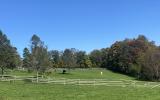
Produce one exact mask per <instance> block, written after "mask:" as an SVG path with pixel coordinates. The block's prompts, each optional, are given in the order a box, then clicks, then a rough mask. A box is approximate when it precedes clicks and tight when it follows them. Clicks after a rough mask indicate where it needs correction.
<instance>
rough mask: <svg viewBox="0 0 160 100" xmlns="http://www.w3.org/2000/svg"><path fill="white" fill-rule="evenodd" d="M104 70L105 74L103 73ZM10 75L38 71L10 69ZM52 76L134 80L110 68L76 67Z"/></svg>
mask: <svg viewBox="0 0 160 100" xmlns="http://www.w3.org/2000/svg"><path fill="white" fill-rule="evenodd" d="M101 72H103V75H101ZM8 74H9V75H17V76H33V75H36V73H28V72H26V71H17V70H14V71H10V72H9V73H8ZM48 77H50V78H67V79H109V80H112V79H113V80H117V79H127V80H134V78H133V77H129V76H127V75H122V74H119V73H113V72H111V71H109V70H105V69H91V70H90V69H76V70H67V74H62V70H57V71H56V72H52V73H51V74H50V75H48Z"/></svg>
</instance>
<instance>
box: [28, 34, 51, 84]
mask: <svg viewBox="0 0 160 100" xmlns="http://www.w3.org/2000/svg"><path fill="white" fill-rule="evenodd" d="M31 57H32V66H33V68H34V69H35V70H36V71H37V82H38V74H39V72H42V73H44V72H45V70H46V69H47V67H49V65H50V62H49V55H48V51H47V47H46V46H45V45H44V43H43V42H42V41H41V39H40V38H39V37H38V36H37V35H33V36H32V38H31Z"/></svg>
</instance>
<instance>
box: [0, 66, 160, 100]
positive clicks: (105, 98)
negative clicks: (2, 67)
mask: <svg viewBox="0 0 160 100" xmlns="http://www.w3.org/2000/svg"><path fill="white" fill-rule="evenodd" d="M101 71H103V76H101V75H100V72H101ZM60 73H61V71H57V72H54V73H52V74H51V75H50V76H49V77H52V78H70V79H73V78H74V79H77V78H78V79H110V80H112V79H113V80H118V79H126V80H134V78H132V77H129V76H126V75H121V74H118V73H113V72H111V71H108V70H101V69H96V70H71V71H70V72H69V73H68V74H65V75H63V74H60ZM10 74H11V75H20V76H31V75H35V73H27V72H23V71H12V72H11V73H10ZM159 93H160V88H154V89H151V88H149V87H148V88H144V87H139V88H138V87H107V86H76V85H53V84H34V83H25V82H23V81H19V82H14V83H10V82H0V100H160V95H159Z"/></svg>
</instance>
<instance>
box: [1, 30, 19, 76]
mask: <svg viewBox="0 0 160 100" xmlns="http://www.w3.org/2000/svg"><path fill="white" fill-rule="evenodd" d="M16 50H17V49H16V48H15V47H13V46H12V45H11V43H10V40H9V39H8V38H7V36H6V35H5V34H3V33H2V31H0V68H1V74H2V76H3V74H4V70H5V69H6V68H11V69H13V68H15V67H16V66H17V61H18V60H19V61H20V59H19V58H18V57H19V55H18V53H17V51H16Z"/></svg>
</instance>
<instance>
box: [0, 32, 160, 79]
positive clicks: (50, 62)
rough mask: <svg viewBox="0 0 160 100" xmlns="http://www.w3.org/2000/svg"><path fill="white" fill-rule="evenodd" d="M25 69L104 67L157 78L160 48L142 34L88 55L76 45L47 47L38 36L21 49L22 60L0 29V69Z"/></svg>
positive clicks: (135, 75) (39, 70) (143, 76)
mask: <svg viewBox="0 0 160 100" xmlns="http://www.w3.org/2000/svg"><path fill="white" fill-rule="evenodd" d="M17 67H21V68H25V69H27V70H28V72H32V71H36V72H37V74H39V73H42V74H43V73H45V72H46V71H48V70H50V69H54V68H68V69H73V68H96V67H99V68H106V69H109V70H112V71H114V72H118V73H122V74H127V75H130V76H134V77H136V78H137V79H143V80H151V81H159V80H160V47H159V46H156V45H155V43H154V41H149V40H148V39H147V38H146V37H145V36H144V35H139V36H138V37H137V38H133V39H125V40H123V41H116V42H115V43H114V44H112V45H111V47H109V48H102V49H100V50H93V51H91V52H90V53H89V54H87V53H86V52H85V51H81V50H77V49H75V48H70V49H65V50H64V51H58V50H48V48H47V46H46V45H45V43H44V42H43V41H42V40H41V39H40V37H38V36H37V35H35V34H34V35H33V36H32V37H31V39H30V47H28V48H27V47H26V48H24V50H23V58H22V59H21V58H20V56H19V54H18V53H17V49H16V48H15V47H14V46H12V45H11V43H10V41H9V39H8V38H7V36H6V35H5V34H3V33H2V31H0V68H1V72H2V74H3V73H4V70H5V69H14V68H17Z"/></svg>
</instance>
